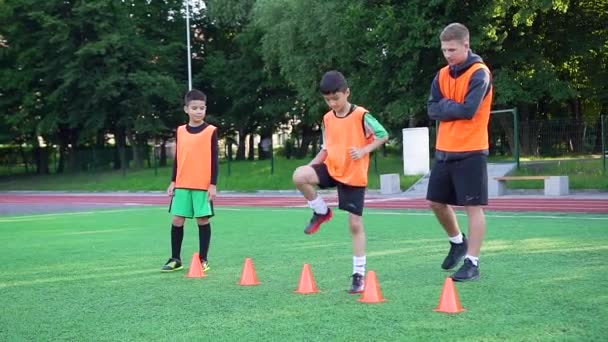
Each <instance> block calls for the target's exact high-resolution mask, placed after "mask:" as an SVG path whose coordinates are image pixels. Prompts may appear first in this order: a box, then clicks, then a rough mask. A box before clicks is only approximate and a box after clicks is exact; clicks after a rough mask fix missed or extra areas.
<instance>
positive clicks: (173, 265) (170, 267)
mask: <svg viewBox="0 0 608 342" xmlns="http://www.w3.org/2000/svg"><path fill="white" fill-rule="evenodd" d="M182 268H184V267H183V266H182V261H181V260H179V259H175V258H171V259H169V260H168V261H167V263H166V264H165V266H163V268H161V269H160V271H161V272H173V271H179V270H181V269H182Z"/></svg>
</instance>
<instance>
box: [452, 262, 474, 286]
mask: <svg viewBox="0 0 608 342" xmlns="http://www.w3.org/2000/svg"><path fill="white" fill-rule="evenodd" d="M477 279H479V265H477V266H475V265H473V262H472V261H471V260H469V259H464V264H463V265H462V266H461V267H460V269H458V271H456V272H454V274H452V280H454V281H471V280H477Z"/></svg>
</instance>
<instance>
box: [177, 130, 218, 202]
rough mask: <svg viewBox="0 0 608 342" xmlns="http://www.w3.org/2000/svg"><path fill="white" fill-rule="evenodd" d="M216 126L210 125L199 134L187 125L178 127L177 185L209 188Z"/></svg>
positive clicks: (188, 187) (184, 187) (198, 188)
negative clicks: (194, 132) (191, 131)
mask: <svg viewBox="0 0 608 342" xmlns="http://www.w3.org/2000/svg"><path fill="white" fill-rule="evenodd" d="M215 130H216V127H215V126H212V125H209V126H208V127H207V128H205V129H203V131H202V132H200V133H197V134H191V133H188V131H187V130H186V125H182V126H179V127H178V128H177V175H176V177H175V187H176V188H183V189H196V190H207V189H208V188H209V184H210V183H211V139H212V138H213V132H215Z"/></svg>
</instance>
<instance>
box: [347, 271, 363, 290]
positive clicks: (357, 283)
mask: <svg viewBox="0 0 608 342" xmlns="http://www.w3.org/2000/svg"><path fill="white" fill-rule="evenodd" d="M352 278H353V284H352V286H351V288H350V290H348V293H353V294H354V293H361V292H363V289H364V288H365V284H364V283H363V276H362V275H361V274H359V273H355V274H353V275H352Z"/></svg>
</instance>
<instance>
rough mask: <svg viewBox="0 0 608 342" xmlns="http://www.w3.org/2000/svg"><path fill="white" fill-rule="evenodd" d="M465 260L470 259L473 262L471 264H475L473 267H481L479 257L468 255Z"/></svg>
mask: <svg viewBox="0 0 608 342" xmlns="http://www.w3.org/2000/svg"><path fill="white" fill-rule="evenodd" d="M464 258H465V259H469V260H471V262H472V263H473V265H475V266H477V265H479V257H476V256H472V255H468V254H467V255H466V256H465V257H464Z"/></svg>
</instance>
